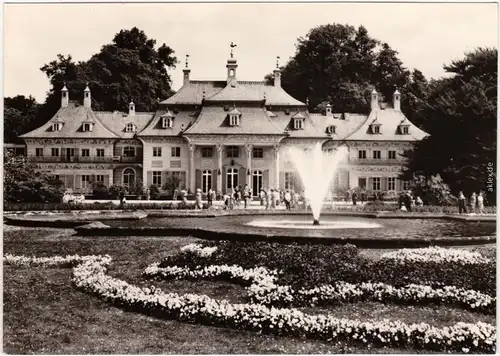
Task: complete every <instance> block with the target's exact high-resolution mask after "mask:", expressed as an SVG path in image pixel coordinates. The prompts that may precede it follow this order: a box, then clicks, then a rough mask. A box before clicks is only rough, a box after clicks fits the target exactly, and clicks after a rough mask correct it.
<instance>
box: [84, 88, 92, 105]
mask: <svg viewBox="0 0 500 356" xmlns="http://www.w3.org/2000/svg"><path fill="white" fill-rule="evenodd" d="M91 102H92V100H91V97H90V89H89V83H87V87H86V88H85V90H84V91H83V107H85V108H89V109H90V107H91V105H90V104H91Z"/></svg>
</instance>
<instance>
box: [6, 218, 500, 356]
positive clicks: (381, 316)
mask: <svg viewBox="0 0 500 356" xmlns="http://www.w3.org/2000/svg"><path fill="white" fill-rule="evenodd" d="M73 233H74V231H73V230H71V229H55V228H18V227H14V226H8V225H7V226H6V227H5V232H4V240H5V251H4V259H3V261H4V271H5V273H4V275H5V277H4V278H5V279H4V280H5V282H4V321H5V329H4V330H5V331H4V345H5V346H4V347H5V350H6V352H8V353H56V352H57V353H77V352H85V353H144V352H147V353H159V352H162V353H165V352H168V353H332V352H335V353H372V352H376V353H417V352H418V353H421V352H426V353H428V352H436V353H494V352H495V350H496V348H495V344H496V327H495V324H496V319H495V313H496V298H495V294H496V276H495V270H496V260H495V259H496V258H495V246H494V245H484V246H482V247H474V246H471V247H466V248H463V247H462V248H441V247H436V246H434V247H428V248H419V249H389V250H374V249H360V248H357V247H356V246H354V245H349V244H347V245H333V246H324V245H312V244H278V243H268V242H239V241H206V240H202V239H195V238H189V237H182V238H176V237H162V236H158V237H157V236H149V237H146V236H143V237H133V236H128V237H124V236H117V237H113V236H107V237H106V236H93V237H84V236H75V235H73ZM61 341H62V342H61Z"/></svg>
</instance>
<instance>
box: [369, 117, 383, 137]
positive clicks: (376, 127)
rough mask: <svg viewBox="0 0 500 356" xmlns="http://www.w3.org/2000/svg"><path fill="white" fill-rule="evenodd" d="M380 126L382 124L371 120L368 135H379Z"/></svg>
mask: <svg viewBox="0 0 500 356" xmlns="http://www.w3.org/2000/svg"><path fill="white" fill-rule="evenodd" d="M381 126H382V124H381V123H380V122H379V121H378V120H377V119H375V120H373V121H372V123H371V124H370V133H372V134H380V133H381V131H380V127H381Z"/></svg>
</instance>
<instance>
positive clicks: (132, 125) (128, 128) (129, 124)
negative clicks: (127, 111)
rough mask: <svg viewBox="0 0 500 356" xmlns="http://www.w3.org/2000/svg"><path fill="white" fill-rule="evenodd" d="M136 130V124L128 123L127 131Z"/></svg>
mask: <svg viewBox="0 0 500 356" xmlns="http://www.w3.org/2000/svg"><path fill="white" fill-rule="evenodd" d="M134 131H135V125H134V124H133V123H131V122H130V123H128V124H127V126H125V132H134Z"/></svg>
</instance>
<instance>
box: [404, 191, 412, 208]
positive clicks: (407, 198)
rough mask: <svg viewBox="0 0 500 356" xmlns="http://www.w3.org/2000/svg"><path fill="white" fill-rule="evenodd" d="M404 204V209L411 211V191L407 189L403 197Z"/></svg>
mask: <svg viewBox="0 0 500 356" xmlns="http://www.w3.org/2000/svg"><path fill="white" fill-rule="evenodd" d="M404 204H405V208H406V211H408V212H411V191H408V192H407V193H406V196H405V199H404Z"/></svg>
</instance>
